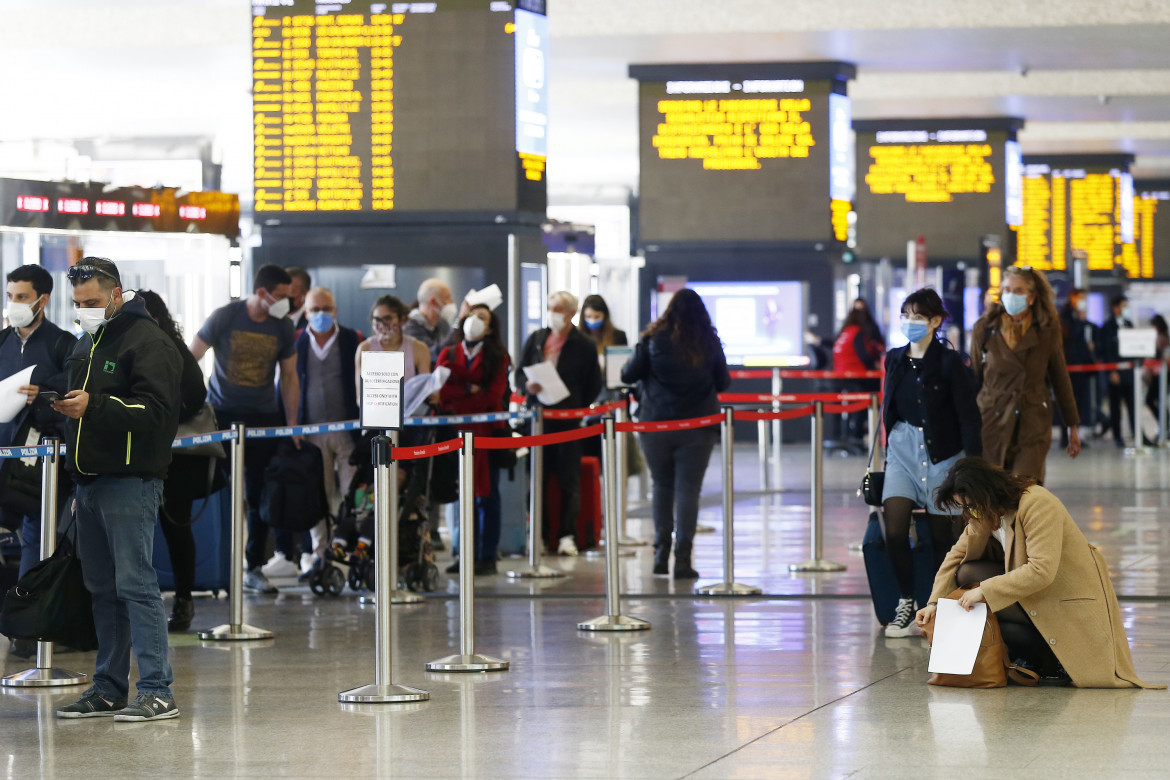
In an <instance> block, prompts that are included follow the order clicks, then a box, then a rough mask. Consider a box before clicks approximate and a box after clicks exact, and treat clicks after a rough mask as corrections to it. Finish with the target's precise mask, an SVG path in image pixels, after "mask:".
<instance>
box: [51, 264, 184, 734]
mask: <svg viewBox="0 0 1170 780" xmlns="http://www.w3.org/2000/svg"><path fill="white" fill-rule="evenodd" d="M69 281H70V283H71V284H72V285H73V302H74V304H75V305H76V307H77V308H76V312H77V319H78V321H79V322H80V324H81V327H82V329H83V330H84V331H85V332H86V335H85V336H83V337H82V338H81V340H80V341H78V343H77V347H76V349H74V351H73V354H72V355H71V356H70V357H69V387H70V388H72V389H70V390H69V392H68V393H66V395H65V398H64V399H63V400H60V401H56V402H54V403H53V408H54V409H55V410H56V411H58V412H60V413H62V414H64V415H65V417H66V418H68V419H67V420H66V441H67V447H68V454H67V456H66V458H67V468H68V469H69V471H70V472H71V473H72V474H73V479H74V482H75V483H76V484H77V490H76V499H75V501H74V506H75V509H76V515H77V533H78V549H79V552H80V555H81V563H82V567H83V569H84V571H85V587H86V589H87V590H89V592H90V594H91V595H92V596H93V619H94V623H95V625H96V627H97V636H98V654H97V671H96V673H95V674H94V676H93V685H92V686H91V687H90V689H89V690H88V691H86V692H85V693H84V694H83V695H82V697H81V699H79V700H78V701H77V702H75V703H73V704H70V705H68V706H66V707H62V708H61V709H59V710H57V716H58V717H61V718H92V717H102V716H113V717H114V719H115V720H124V721H145V720H163V719H167V718H174V717H177V716H178V714H179V710H178V707H176V706H175V700H174V697H173V695H172V694H171V682H172V681H173V676H172V673H171V665H170V663H169V662H168V661H167V617H166V612H165V611H164V610H163V602H162V597H161V596H160V595H159V589H158V577H157V576H156V574H155V571H154V567H153V566H152V565H151V554H152V551H153V549H154V526H155V521H156V519H157V517H158V507H159V502H160V501H161V500H162V491H163V479H164V478H165V477H166V475H167V466H169V465H170V462H171V443H172V442H173V441H174V438H175V431H176V429H177V428H178V426H179V377H180V375H181V374H182V366H183V363H182V358H181V356H180V355H179V351H178V349H177V348H176V347H175V345H174V343H173V342H172V341H171V338H170V337H169V336H167V335H166V334H165V333H163V331H162V330H161V329H160V328H159V327H158V325H156V324H155V323H154V320H153V319H151V317H150V315H149V314H148V313H147V311H146V306H145V304H144V303H143V301H142V299H140V298H137V297H135V296H134V293H133V292H127V293H125V295H123V292H122V280H121V276H120V275H119V273H118V268H117V266H115V265H114V264H113V263H112V262H110V261H109V260H106V259H104V258H97V257H86V258H83V259H82V260H81V262H79V263H78V264H77V265H76V266H74V267H73V268H70V269H69ZM131 647H133V650H134V655H135V657H136V658H137V660H138V671H139V680H138V697H137V699H135V700H134V701H133V702H130V703H129V704H127V696H128V694H129V689H130V683H129V675H130V650H131Z"/></svg>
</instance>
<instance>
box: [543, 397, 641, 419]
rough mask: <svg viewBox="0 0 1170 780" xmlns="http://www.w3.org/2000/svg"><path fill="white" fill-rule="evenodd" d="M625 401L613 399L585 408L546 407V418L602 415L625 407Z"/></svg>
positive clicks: (582, 417)
mask: <svg viewBox="0 0 1170 780" xmlns="http://www.w3.org/2000/svg"><path fill="white" fill-rule="evenodd" d="M625 405H626V402H625V401H611V402H609V403H607V404H598V405H597V406H591V407H588V408H585V409H545V410H544V419H546V420H581V419H584V418H586V417H600V416H601V415H603V414H609V413H610V412H612V411H615V410H617V409H623V408H625Z"/></svg>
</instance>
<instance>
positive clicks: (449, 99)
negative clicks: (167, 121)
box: [252, 0, 548, 221]
mask: <svg viewBox="0 0 1170 780" xmlns="http://www.w3.org/2000/svg"><path fill="white" fill-rule="evenodd" d="M520 6H529V7H537V10H538V11H539V13H536V12H532V11H530V10H526V9H525V8H522V7H520ZM547 37H548V36H547V20H546V19H545V17H544V15H543V2H539V0H527V2H523V1H522V2H518V3H513V2H504V3H500V2H491V1H490V0H437V1H436V2H406V3H373V2H350V3H329V4H323V3H316V2H311V1H306V0H282V2H280V3H274V2H272V1H271V0H254V2H253V18H252V63H253V64H252V77H253V78H252V86H253V135H254V149H255V157H254V162H255V189H254V208H255V211H256V213H257V214H258V215H274V216H275V215H279V216H281V217H282V218H284V219H293V220H294V221H295V220H296V219H297V218H298V216H304V215H325V216H324V217H321V218H318V220H317V221H321V220H322V219H328V218H329V216H328V215H334V216H335V217H336V215H341V214H357V213H366V214H388V213H389V212H399V211H407V212H418V211H441V212H457V211H485V210H533V211H540V212H543V210H544V200H545V198H544V161H545V154H546V151H545V147H544V134H545V130H546V128H547V105H546V100H547V98H546V94H545V78H544V68H545V51H546V49H547Z"/></svg>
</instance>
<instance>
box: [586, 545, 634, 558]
mask: <svg viewBox="0 0 1170 780" xmlns="http://www.w3.org/2000/svg"><path fill="white" fill-rule="evenodd" d="M581 554H582V555H584V556H585V557H586V558H587V559H589V560H591V561H596V560H598V559H599V558H604V557H605V544H604V540H603V542H602V543H601V547H599V548H597V549H596V550H586V551H585V552H583V553H581ZM618 557H619V558H633V557H634V551H633V550H623V549H621V544H620V543H619V544H618Z"/></svg>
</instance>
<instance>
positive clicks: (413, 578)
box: [403, 563, 423, 593]
mask: <svg viewBox="0 0 1170 780" xmlns="http://www.w3.org/2000/svg"><path fill="white" fill-rule="evenodd" d="M422 576H423V573H422V570H421V567H420V566H419V564H417V563H412V564H410V565H409V566H407V567H406V573H405V574H404V575H403V577H404V579H405V580H406V587H407V589H408V590H410V591H411V592H412V593H418V592H419V591H420V590H422V589H423V580H422Z"/></svg>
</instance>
